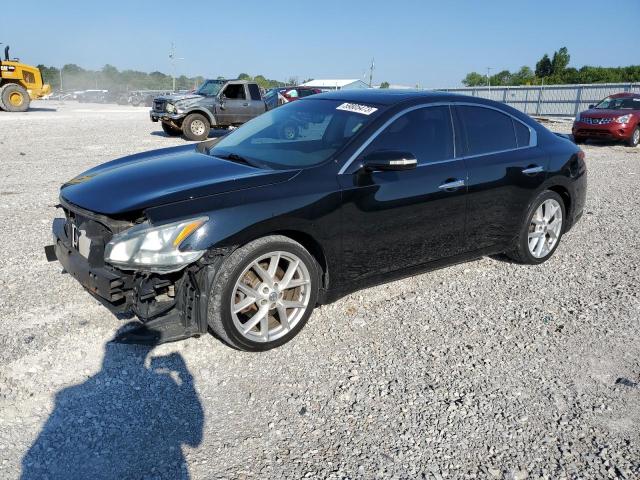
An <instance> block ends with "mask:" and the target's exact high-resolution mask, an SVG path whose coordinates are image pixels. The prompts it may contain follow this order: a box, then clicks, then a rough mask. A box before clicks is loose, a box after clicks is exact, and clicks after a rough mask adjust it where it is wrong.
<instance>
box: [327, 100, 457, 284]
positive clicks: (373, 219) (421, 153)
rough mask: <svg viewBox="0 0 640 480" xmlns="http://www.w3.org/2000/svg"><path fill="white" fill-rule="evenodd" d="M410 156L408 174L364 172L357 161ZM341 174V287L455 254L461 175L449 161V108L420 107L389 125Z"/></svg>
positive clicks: (451, 153)
mask: <svg viewBox="0 0 640 480" xmlns="http://www.w3.org/2000/svg"><path fill="white" fill-rule="evenodd" d="M384 150H388V151H403V152H410V153H412V154H413V155H414V156H415V157H416V158H417V160H418V165H417V167H416V168H415V169H413V170H407V171H399V172H393V171H379V172H366V171H364V170H363V169H361V168H359V161H358V158H364V157H366V156H367V155H368V154H370V153H373V152H378V151H384ZM358 158H357V159H356V160H355V161H354V162H353V163H352V164H351V165H350V166H349V167H348V168H347V169H346V171H345V172H344V173H341V174H339V182H340V184H341V186H342V189H343V207H342V209H343V211H342V229H343V272H342V275H343V277H344V278H343V280H344V281H345V282H348V283H352V282H354V281H358V280H360V279H365V278H367V277H375V276H376V275H384V274H387V273H391V272H393V271H398V270H402V269H404V268H408V267H412V266H417V265H422V264H425V263H428V262H431V261H434V260H438V259H442V258H446V257H450V256H453V255H456V254H458V253H460V252H461V251H462V249H463V245H464V239H463V234H464V227H465V214H466V176H467V174H466V169H465V165H464V161H463V160H462V159H460V158H458V157H457V156H456V152H455V148H454V135H453V127H452V121H451V112H450V108H449V106H432V107H429V106H420V107H418V108H416V109H414V110H411V111H408V112H407V113H404V114H402V115H400V116H399V117H398V118H396V119H395V120H394V121H392V122H391V123H390V124H389V125H388V126H387V127H386V128H385V129H384V130H383V131H382V132H381V133H380V134H379V135H378V136H377V137H376V138H375V139H374V140H373V141H372V142H371V143H370V144H369V145H368V146H367V147H366V148H365V149H364V151H363V152H362V154H361V155H359V157H358Z"/></svg>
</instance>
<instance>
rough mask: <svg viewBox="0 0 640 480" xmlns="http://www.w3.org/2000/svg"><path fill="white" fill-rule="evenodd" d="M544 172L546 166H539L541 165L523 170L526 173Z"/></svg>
mask: <svg viewBox="0 0 640 480" xmlns="http://www.w3.org/2000/svg"><path fill="white" fill-rule="evenodd" d="M542 172H544V167H539V166H535V167H529V168H525V169H524V170H522V173H524V174H525V175H533V174H534V173H542Z"/></svg>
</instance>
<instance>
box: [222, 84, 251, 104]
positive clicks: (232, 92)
mask: <svg viewBox="0 0 640 480" xmlns="http://www.w3.org/2000/svg"><path fill="white" fill-rule="evenodd" d="M224 96H225V97H227V98H228V99H231V100H245V99H246V96H245V94H244V85H242V84H241V83H233V84H231V85H227V87H226V88H225V89H224Z"/></svg>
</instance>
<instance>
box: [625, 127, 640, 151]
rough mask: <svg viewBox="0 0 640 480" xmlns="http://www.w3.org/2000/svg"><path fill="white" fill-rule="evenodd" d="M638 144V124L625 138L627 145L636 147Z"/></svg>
mask: <svg viewBox="0 0 640 480" xmlns="http://www.w3.org/2000/svg"><path fill="white" fill-rule="evenodd" d="M638 144H640V126H638V127H636V128H635V130H634V131H633V133H632V134H631V136H630V137H629V140H627V145H629V146H630V147H637V146H638Z"/></svg>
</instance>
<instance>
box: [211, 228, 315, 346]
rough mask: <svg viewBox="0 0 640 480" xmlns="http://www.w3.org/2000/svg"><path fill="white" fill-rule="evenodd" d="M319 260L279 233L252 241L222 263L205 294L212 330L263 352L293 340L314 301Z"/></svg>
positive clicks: (233, 343) (229, 340) (235, 343)
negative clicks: (207, 299) (207, 297)
mask: <svg viewBox="0 0 640 480" xmlns="http://www.w3.org/2000/svg"><path fill="white" fill-rule="evenodd" d="M318 272H319V269H318V263H317V262H316V260H315V259H314V258H313V257H312V256H311V254H310V253H309V252H308V251H307V250H306V249H305V248H304V247H303V246H302V245H300V244H299V243H297V242H295V241H294V240H292V239H290V238H288V237H284V236H281V235H272V236H268V237H263V238H259V239H257V240H254V241H252V242H250V243H248V244H246V245H244V246H243V247H240V248H238V249H237V250H235V251H234V252H233V253H231V254H230V255H229V256H228V257H227V258H226V259H225V260H224V261H223V262H222V264H221V265H220V267H219V269H218V271H217V274H216V277H215V280H214V282H213V285H212V287H211V292H210V296H209V308H208V318H207V320H208V322H209V326H210V327H211V329H212V330H213V332H214V334H215V335H216V336H217V337H218V338H220V339H221V340H223V341H224V342H225V343H227V344H228V345H230V346H232V347H235V348H238V349H240V350H248V351H262V350H269V349H271V348H274V347H277V346H280V345H282V344H284V343H286V342H288V341H289V340H291V339H292V338H293V337H294V336H295V335H297V333H298V332H299V331H300V330H301V329H302V327H303V326H304V324H305V323H306V321H307V319H308V318H309V316H310V315H311V312H312V311H313V308H314V307H315V305H316V301H317V297H318V285H319V273H318Z"/></svg>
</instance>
